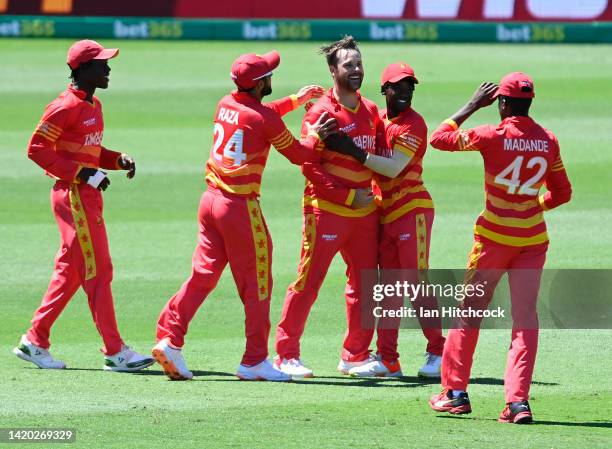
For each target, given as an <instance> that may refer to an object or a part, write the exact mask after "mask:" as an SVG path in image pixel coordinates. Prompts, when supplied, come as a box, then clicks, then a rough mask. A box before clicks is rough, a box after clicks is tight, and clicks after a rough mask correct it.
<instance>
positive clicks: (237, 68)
mask: <svg viewBox="0 0 612 449" xmlns="http://www.w3.org/2000/svg"><path fill="white" fill-rule="evenodd" d="M279 64H280V55H279V54H278V52H277V51H276V50H272V51H271V52H269V53H266V54H264V55H256V54H255V53H248V54H246V55H242V56H240V57H238V59H236V60H235V61H234V63H233V64H232V71H231V73H230V76H231V77H232V79H233V80H234V83H236V85H237V86H238V87H242V88H243V89H252V88H253V87H255V84H257V82H256V81H257V80H259V79H261V78H264V77H266V76H268V75H271V74H272V70H274V69H275V68H277V67H278V65H279Z"/></svg>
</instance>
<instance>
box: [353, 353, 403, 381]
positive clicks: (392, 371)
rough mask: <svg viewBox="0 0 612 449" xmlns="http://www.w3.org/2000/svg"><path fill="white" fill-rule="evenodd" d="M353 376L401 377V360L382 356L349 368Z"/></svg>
mask: <svg viewBox="0 0 612 449" xmlns="http://www.w3.org/2000/svg"><path fill="white" fill-rule="evenodd" d="M349 376H352V377H401V376H402V367H401V365H400V362H399V360H395V361H393V362H388V361H386V360H383V359H382V358H381V357H380V356H378V357H376V359H375V360H372V361H370V362H369V363H367V364H365V365H361V366H357V367H355V368H351V369H350V370H349Z"/></svg>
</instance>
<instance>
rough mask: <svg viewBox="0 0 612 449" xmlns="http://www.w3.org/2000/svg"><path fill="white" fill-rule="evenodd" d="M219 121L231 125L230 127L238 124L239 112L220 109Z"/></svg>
mask: <svg viewBox="0 0 612 449" xmlns="http://www.w3.org/2000/svg"><path fill="white" fill-rule="evenodd" d="M217 120H220V121H222V122H226V123H229V124H230V125H237V124H238V111H232V110H231V109H225V108H219V115H217Z"/></svg>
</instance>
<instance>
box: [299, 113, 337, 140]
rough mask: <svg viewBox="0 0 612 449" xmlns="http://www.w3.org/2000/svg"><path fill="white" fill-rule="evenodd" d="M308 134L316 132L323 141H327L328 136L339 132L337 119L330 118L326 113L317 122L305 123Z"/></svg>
mask: <svg viewBox="0 0 612 449" xmlns="http://www.w3.org/2000/svg"><path fill="white" fill-rule="evenodd" d="M305 125H306V128H307V129H308V132H309V133H310V132H315V133H317V134H318V135H319V138H320V139H321V140H325V139H326V138H327V137H328V136H330V135H332V134H334V133H335V132H337V127H338V123H337V122H336V119H335V118H333V117H332V118H329V114H328V113H327V112H324V113H323V114H321V115H320V116H319V118H318V120H317V121H316V122H314V123H313V124H310V123H308V122H305Z"/></svg>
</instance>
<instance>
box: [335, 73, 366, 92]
mask: <svg viewBox="0 0 612 449" xmlns="http://www.w3.org/2000/svg"><path fill="white" fill-rule="evenodd" d="M362 82H363V77H361V78H359V80H352V79H349V77H348V76H347V77H343V78H338V87H340V88H341V89H343V90H348V91H349V92H357V91H358V90H359V89H360V88H361V83H362Z"/></svg>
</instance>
